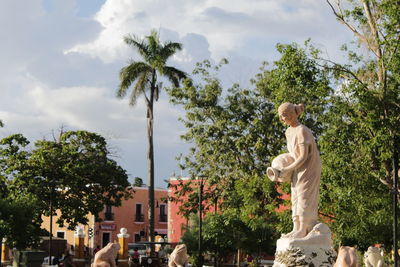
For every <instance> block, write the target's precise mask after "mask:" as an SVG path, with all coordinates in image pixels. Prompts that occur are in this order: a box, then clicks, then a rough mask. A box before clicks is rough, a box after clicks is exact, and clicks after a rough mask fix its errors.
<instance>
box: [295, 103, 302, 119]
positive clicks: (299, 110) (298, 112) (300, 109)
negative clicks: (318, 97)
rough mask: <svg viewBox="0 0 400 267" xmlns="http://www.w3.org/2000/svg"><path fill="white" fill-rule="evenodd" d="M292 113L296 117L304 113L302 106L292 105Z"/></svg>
mask: <svg viewBox="0 0 400 267" xmlns="http://www.w3.org/2000/svg"><path fill="white" fill-rule="evenodd" d="M294 111H295V112H296V115H297V116H299V115H300V114H301V113H303V112H304V104H294Z"/></svg>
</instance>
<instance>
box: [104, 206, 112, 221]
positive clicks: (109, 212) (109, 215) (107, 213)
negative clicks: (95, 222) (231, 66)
mask: <svg viewBox="0 0 400 267" xmlns="http://www.w3.org/2000/svg"><path fill="white" fill-rule="evenodd" d="M104 220H105V221H114V213H112V206H110V205H107V206H106V210H105V212H104Z"/></svg>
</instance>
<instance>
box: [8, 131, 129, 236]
mask: <svg viewBox="0 0 400 267" xmlns="http://www.w3.org/2000/svg"><path fill="white" fill-rule="evenodd" d="M0 173H1V175H2V176H3V177H4V180H3V181H4V183H5V184H6V185H7V186H6V189H4V191H5V192H4V193H5V194H6V193H7V194H12V193H13V192H18V191H17V190H20V191H21V190H22V191H23V192H26V194H27V196H31V195H33V196H36V198H37V200H38V202H37V205H38V208H39V209H40V211H41V213H42V214H44V215H46V216H49V215H50V211H49V208H48V206H49V200H50V194H53V196H52V199H53V207H54V210H57V209H58V210H60V212H61V215H60V217H59V219H58V221H57V222H58V224H59V225H61V226H63V225H64V224H65V223H66V224H67V226H68V227H69V228H70V229H73V228H75V226H76V225H77V224H86V223H87V221H88V218H87V215H88V214H89V213H91V214H94V215H95V216H97V214H98V213H99V212H101V211H102V210H103V209H104V205H120V204H121V200H122V199H123V198H128V197H130V196H131V192H130V191H129V190H127V187H128V186H129V183H128V177H127V175H126V172H125V170H123V169H122V168H121V167H120V166H119V165H118V164H117V163H116V162H115V161H114V160H112V159H111V158H110V152H109V151H108V149H107V144H106V141H105V139H104V138H103V137H101V136H100V135H98V134H95V133H91V132H87V131H68V132H62V133H61V134H60V136H59V139H58V140H51V141H50V140H39V141H36V142H35V144H34V146H33V147H30V146H29V141H28V140H27V139H26V138H25V137H24V136H22V135H20V134H16V135H11V136H9V137H6V138H3V139H2V140H1V141H0ZM52 183H55V185H54V186H55V189H56V190H52V186H53V185H52ZM52 191H53V192H52ZM98 219H99V218H98Z"/></svg>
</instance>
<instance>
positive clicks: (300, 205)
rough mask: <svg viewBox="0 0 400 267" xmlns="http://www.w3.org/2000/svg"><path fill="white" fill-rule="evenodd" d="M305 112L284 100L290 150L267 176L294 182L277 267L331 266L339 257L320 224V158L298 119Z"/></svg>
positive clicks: (283, 118) (282, 113)
mask: <svg viewBox="0 0 400 267" xmlns="http://www.w3.org/2000/svg"><path fill="white" fill-rule="evenodd" d="M303 111H304V105H302V104H300V105H295V104H292V103H284V104H282V105H280V106H279V108H278V113H279V119H280V120H281V121H282V122H283V123H284V124H286V125H288V126H289V127H288V128H287V130H286V132H285V135H286V141H287V148H288V151H289V153H285V154H282V155H279V156H278V157H276V158H275V159H274V160H273V161H272V164H271V167H270V168H268V169H267V176H268V177H269V178H270V179H271V180H272V181H276V182H291V202H292V219H293V230H292V231H291V232H290V233H288V234H286V235H282V236H281V238H280V239H279V240H278V241H277V248H276V252H275V261H274V267H288V266H332V265H333V264H334V263H335V260H336V252H335V251H334V250H333V248H332V236H331V235H332V234H331V230H330V229H329V227H328V226H327V225H325V224H323V223H318V199H319V186H320V177H321V160H320V156H319V151H318V148H317V144H316V143H315V140H314V136H313V134H312V132H311V130H310V129H309V128H307V127H306V126H304V125H302V124H301V123H300V122H299V121H298V117H299V115H300V114H301V113H302V112H303Z"/></svg>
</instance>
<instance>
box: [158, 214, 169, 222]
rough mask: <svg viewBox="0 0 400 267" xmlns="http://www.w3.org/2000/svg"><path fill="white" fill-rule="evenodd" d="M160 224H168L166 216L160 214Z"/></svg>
mask: <svg viewBox="0 0 400 267" xmlns="http://www.w3.org/2000/svg"><path fill="white" fill-rule="evenodd" d="M160 222H168V216H167V214H160Z"/></svg>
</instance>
